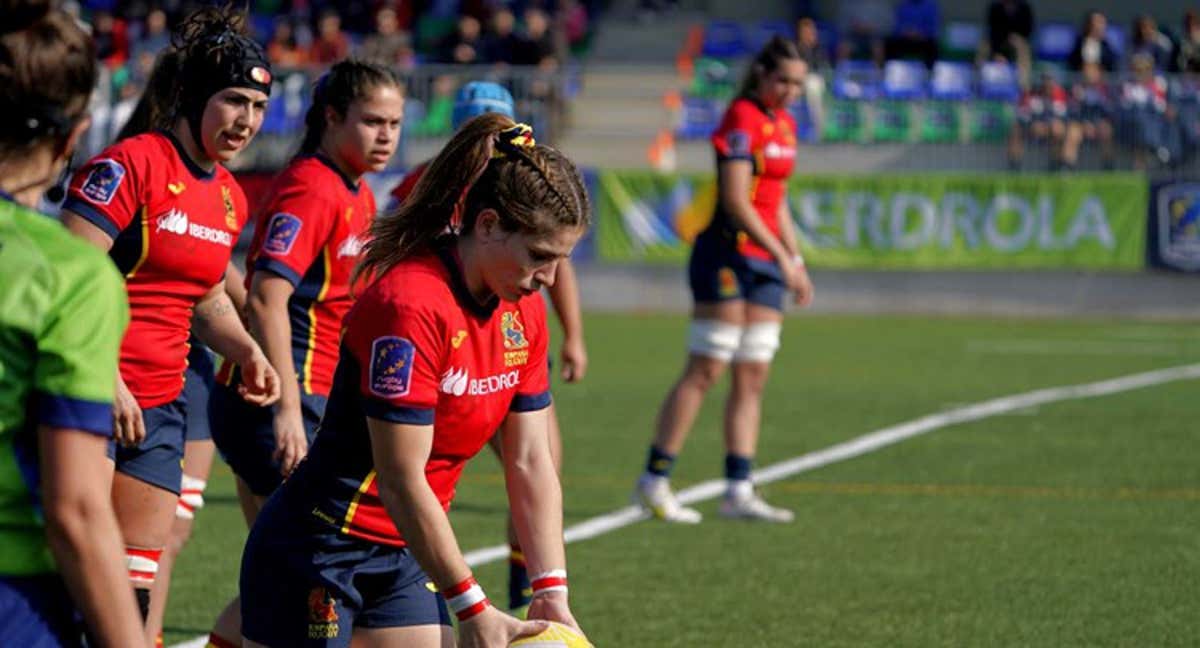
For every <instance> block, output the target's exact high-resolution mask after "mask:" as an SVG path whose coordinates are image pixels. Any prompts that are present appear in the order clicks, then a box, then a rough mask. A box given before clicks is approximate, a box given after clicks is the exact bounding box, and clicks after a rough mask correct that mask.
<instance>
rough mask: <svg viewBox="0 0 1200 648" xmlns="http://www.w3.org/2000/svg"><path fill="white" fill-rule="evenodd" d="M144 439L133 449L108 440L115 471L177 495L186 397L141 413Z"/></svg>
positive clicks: (180, 395) (181, 468) (180, 472)
mask: <svg viewBox="0 0 1200 648" xmlns="http://www.w3.org/2000/svg"><path fill="white" fill-rule="evenodd" d="M142 421H143V422H144V423H145V425H146V438H145V439H142V442H141V443H140V444H138V445H137V446H136V447H133V448H126V447H125V446H122V445H118V444H117V442H116V441H115V440H114V441H109V443H108V457H109V459H112V460H114V461H115V462H116V464H117V472H120V473H124V474H126V475H129V476H130V477H133V478H134V479H137V480H139V481H144V482H146V483H147V484H150V485H152V486H158V487H159V488H161V489H163V490H168V491H171V492H172V493H175V494H176V495H178V494H179V488H180V483H181V482H182V481H183V437H184V435H185V434H186V433H187V432H186V428H187V395H186V393H180V394H179V396H178V397H177V398H176V399H175V400H173V401H171V402H170V403H166V404H163V405H159V406H158V407H151V408H150V409H144V410H142Z"/></svg>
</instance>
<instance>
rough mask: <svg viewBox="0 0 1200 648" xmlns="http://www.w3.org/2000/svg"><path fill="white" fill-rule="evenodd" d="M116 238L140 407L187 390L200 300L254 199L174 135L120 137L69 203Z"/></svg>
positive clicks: (125, 366)
mask: <svg viewBox="0 0 1200 648" xmlns="http://www.w3.org/2000/svg"><path fill="white" fill-rule="evenodd" d="M63 207H64V208H65V209H69V210H71V211H73V212H75V213H76V214H79V215H80V216H82V217H83V218H85V219H87V220H88V221H89V222H91V223H92V224H94V225H96V226H97V227H99V228H100V229H101V230H103V231H104V233H106V234H108V235H109V236H111V237H112V239H113V246H112V250H111V251H110V252H109V255H110V256H111V257H112V259H113V261H114V262H115V263H116V264H117V268H118V269H120V271H121V272H122V273H123V274H124V275H125V288H126V292H127V293H128V295H129V314H130V321H129V329H128V330H127V331H126V332H125V338H124V340H123V341H122V343H121V377H122V378H123V379H124V380H125V383H126V384H127V385H128V386H129V391H130V392H132V393H133V395H134V397H135V398H136V399H137V401H138V405H139V406H141V407H142V408H148V407H155V406H158V405H162V404H164V403H168V402H170V401H172V400H174V399H175V397H176V396H178V395H179V392H180V391H181V390H182V389H183V372H184V370H185V369H186V368H187V354H188V343H187V342H188V331H189V330H190V328H191V319H192V307H193V306H195V304H196V302H197V301H199V299H200V298H201V297H203V296H204V294H205V293H207V292H208V291H209V290H210V289H211V288H212V287H213V286H214V285H215V284H216V283H217V282H218V281H220V280H221V277H222V276H224V274H225V267H226V265H227V264H228V263H229V257H230V255H231V254H232V252H233V245H234V243H235V242H236V241H237V238H238V234H240V233H241V231H242V227H243V226H244V225H245V224H246V218H247V213H248V209H247V207H246V196H245V194H243V193H242V189H241V187H239V186H238V184H237V182H236V181H235V180H234V178H233V175H232V174H230V173H229V171H228V170H226V169H225V168H224V167H222V166H221V165H219V164H218V165H217V166H216V167H215V168H214V169H213V170H212V171H205V170H204V169H202V168H200V167H199V166H197V165H196V164H195V163H194V162H192V160H191V158H189V157H188V156H187V153H186V152H184V150H183V147H182V145H181V144H180V143H179V142H178V141H176V140H175V138H174V137H173V136H172V135H171V134H169V133H166V132H153V133H145V134H142V135H138V136H136V137H131V138H128V139H124V140H121V141H120V142H117V143H116V144H113V145H112V146H110V147H108V148H107V149H105V150H104V151H102V152H101V153H100V154H99V155H98V156H96V157H95V158H93V159H92V160H91V161H89V162H88V163H87V164H86V165H84V166H83V167H82V168H81V169H80V170H79V171H78V172H77V173H76V174H75V177H74V178H73V179H72V181H71V189H70V193H69V195H68V198H67V201H66V203H65V204H64V205H63Z"/></svg>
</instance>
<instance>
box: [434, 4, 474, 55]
mask: <svg viewBox="0 0 1200 648" xmlns="http://www.w3.org/2000/svg"><path fill="white" fill-rule="evenodd" d="M481 29H482V27H481V26H480V24H479V19H478V18H476V17H474V16H467V15H463V16H459V18H458V29H456V30H455V31H454V33H452V34H450V35H448V36H447V37H446V38H445V39H443V40H442V45H441V47H440V48H438V49H439V51H440V55H439V60H440V61H442V62H444V63H461V64H468V63H483V62H484V59H483V45H484V43H483V36H482V34H481Z"/></svg>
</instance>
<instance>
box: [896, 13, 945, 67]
mask: <svg viewBox="0 0 1200 648" xmlns="http://www.w3.org/2000/svg"><path fill="white" fill-rule="evenodd" d="M941 21H942V18H941V10H940V9H939V8H938V3H937V0H900V2H899V3H897V4H896V10H895V14H894V17H893V21H892V35H891V36H889V37H888V39H887V42H886V44H885V46H884V54H885V55H886V57H887V58H888V59H909V58H916V59H920V60H921V61H924V62H925V65H926V66H928V67H933V62H934V61H936V60H937V55H938V42H937V39H938V32H939V30H940V29H941Z"/></svg>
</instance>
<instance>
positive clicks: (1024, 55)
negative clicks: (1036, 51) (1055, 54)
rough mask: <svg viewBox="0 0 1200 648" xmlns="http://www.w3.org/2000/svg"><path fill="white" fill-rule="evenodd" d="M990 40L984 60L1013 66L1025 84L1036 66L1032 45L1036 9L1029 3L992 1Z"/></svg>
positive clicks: (988, 16) (990, 9)
mask: <svg viewBox="0 0 1200 648" xmlns="http://www.w3.org/2000/svg"><path fill="white" fill-rule="evenodd" d="M987 31H988V36H987V40H986V41H984V42H983V43H981V44H980V45H981V47H983V48H984V51H983V52H982V54H983V55H982V56H981V57H980V58H981V60H984V61H1000V62H1003V63H1012V64H1013V65H1015V66H1017V71H1018V73H1019V74H1020V78H1021V79H1022V82H1024V81H1026V80H1028V79H1029V73H1030V70H1031V68H1032V65H1033V57H1032V56H1030V51H1029V41H1030V38H1031V37H1032V35H1033V8H1032V7H1030V6H1029V3H1028V2H1026V0H992V4H991V5H989V6H988V10H987Z"/></svg>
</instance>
